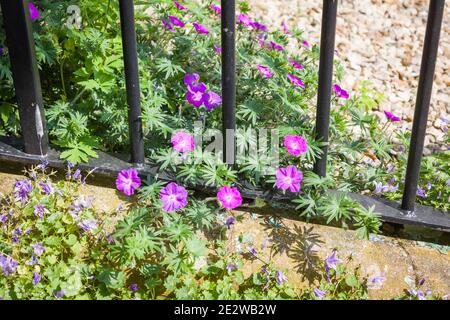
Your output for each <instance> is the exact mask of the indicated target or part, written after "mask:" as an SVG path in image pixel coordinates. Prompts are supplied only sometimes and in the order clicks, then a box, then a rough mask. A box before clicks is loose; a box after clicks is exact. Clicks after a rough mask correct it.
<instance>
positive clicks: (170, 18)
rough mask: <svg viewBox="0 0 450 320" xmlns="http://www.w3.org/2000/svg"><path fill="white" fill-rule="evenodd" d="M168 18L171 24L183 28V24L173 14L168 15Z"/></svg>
mask: <svg viewBox="0 0 450 320" xmlns="http://www.w3.org/2000/svg"><path fill="white" fill-rule="evenodd" d="M168 18H169V21H170V23H171V24H173V25H174V26H175V27H180V28H184V26H185V24H184V22H183V21H181V20H180V19H179V18H177V17H175V16H168Z"/></svg>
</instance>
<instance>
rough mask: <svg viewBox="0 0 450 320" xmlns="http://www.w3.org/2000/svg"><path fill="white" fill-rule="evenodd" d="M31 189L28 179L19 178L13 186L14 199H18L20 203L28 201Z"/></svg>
mask: <svg viewBox="0 0 450 320" xmlns="http://www.w3.org/2000/svg"><path fill="white" fill-rule="evenodd" d="M31 190H33V186H32V184H31V182H30V181H29V180H26V179H24V180H19V181H17V182H16V184H15V186H14V194H15V196H16V198H15V199H16V201H20V202H21V203H22V204H25V203H26V202H28V194H29V193H30V192H31Z"/></svg>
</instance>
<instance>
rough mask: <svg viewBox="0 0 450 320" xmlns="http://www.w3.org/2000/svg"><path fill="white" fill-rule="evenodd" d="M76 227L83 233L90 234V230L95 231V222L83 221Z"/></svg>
mask: <svg viewBox="0 0 450 320" xmlns="http://www.w3.org/2000/svg"><path fill="white" fill-rule="evenodd" d="M77 225H78V227H80V228H81V229H83V231H85V232H90V231H92V230H95V229H97V221H95V220H83V221H81V222H79V223H78V224H77Z"/></svg>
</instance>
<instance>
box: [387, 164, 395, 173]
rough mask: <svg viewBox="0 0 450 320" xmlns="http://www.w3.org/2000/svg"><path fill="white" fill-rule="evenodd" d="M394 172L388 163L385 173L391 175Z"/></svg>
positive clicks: (393, 167) (393, 168)
mask: <svg viewBox="0 0 450 320" xmlns="http://www.w3.org/2000/svg"><path fill="white" fill-rule="evenodd" d="M394 171H395V166H394V165H393V164H392V163H389V164H388V165H387V169H386V172H387V173H392V172H394Z"/></svg>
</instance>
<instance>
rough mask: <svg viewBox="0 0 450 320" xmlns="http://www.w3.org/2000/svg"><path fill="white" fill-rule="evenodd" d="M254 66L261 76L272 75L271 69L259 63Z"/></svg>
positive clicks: (267, 76) (268, 76)
mask: <svg viewBox="0 0 450 320" xmlns="http://www.w3.org/2000/svg"><path fill="white" fill-rule="evenodd" d="M256 67H257V68H258V71H259V73H260V74H261V75H262V76H263V77H266V78H270V77H271V76H273V72H271V71H270V70H269V68H267V67H265V66H262V65H260V64H259V65H257V66H256Z"/></svg>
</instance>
